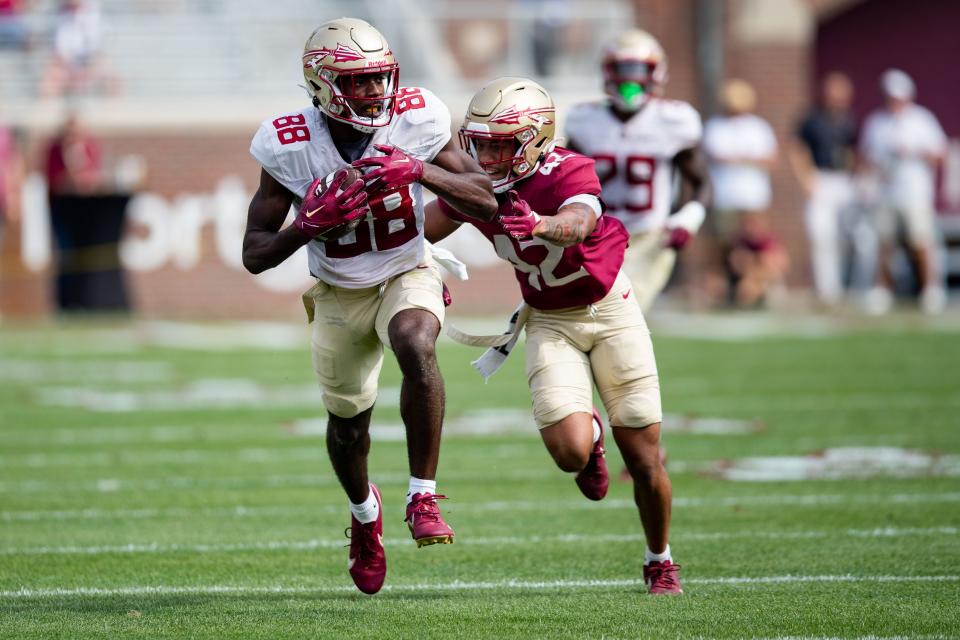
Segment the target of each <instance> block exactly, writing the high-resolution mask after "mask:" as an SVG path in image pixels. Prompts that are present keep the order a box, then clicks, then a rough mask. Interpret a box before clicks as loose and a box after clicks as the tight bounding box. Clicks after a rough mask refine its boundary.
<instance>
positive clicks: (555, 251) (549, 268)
mask: <svg viewBox="0 0 960 640" xmlns="http://www.w3.org/2000/svg"><path fill="white" fill-rule="evenodd" d="M525 244H531V245H533V244H539V245H542V246H544V247H546V249H547V257H545V258H544V259H543V260H542V261H541V262H540V264H538V265H535V264H530V263H529V262H524V261H523V260H521V259H520V256H518V255H517V251H516V249H514V247H513V243H512V242H511V241H510V238H509V237H507V236H501V235H497V236H493V247H494V249H495V250H496V252H497V255H498V256H500V257H501V258H503V259H504V260H509V261H510V262H511V263H512V264H513V267H514V268H515V269H516V270H517V271H521V272H523V273H526V274H528V275H527V280H528V281H529V282H530V286H531V287H533V288H534V289H536V290H537V291H543V286H544V285H545V286H547V287H562V286H563V285H565V284H568V283H570V282H573V281H574V280H576V279H578V278H582V277H584V276H586V275H590V274H589V272H588V271H587V270H586V269H584V268H583V267H582V266H581V267H580V270H579V271H575V272H573V273H571V274H568V275H565V276H563V277H562V278H558V277H556V276H554V275H553V270H554V269H556V268H557V265H558V264H560V259H561V258H562V257H563V247H559V246H557V245H555V244H550V243H549V242H546V241H544V240H541V239H539V238H534V239H533V240H531V241H528V242H527V243H525ZM541 279H542V280H543V285H541V284H540V281H541Z"/></svg>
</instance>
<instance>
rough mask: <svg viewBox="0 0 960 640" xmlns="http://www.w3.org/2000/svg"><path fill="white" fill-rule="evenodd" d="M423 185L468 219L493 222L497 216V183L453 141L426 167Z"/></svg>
mask: <svg viewBox="0 0 960 640" xmlns="http://www.w3.org/2000/svg"><path fill="white" fill-rule="evenodd" d="M420 183H421V184H422V185H423V186H425V187H426V188H428V189H430V191H432V192H434V193H435V194H437V196H439V197H441V198H443V199H444V200H445V201H446V202H447V204H449V205H450V206H452V207H453V208H454V209H456V210H457V211H459V212H460V213H462V214H464V215H466V216H469V217H471V218H476V219H477V220H483V221H490V220H493V218H494V216H496V215H497V199H496V198H495V197H494V195H493V183H492V182H490V178H489V177H488V176H487V174H486V173H484V171H483V169H481V168H480V165H479V164H477V161H476V160H474V159H473V158H471V157H470V156H469V155H467V154H466V153H464V152H463V151H461V150H460V149H459V148H458V147H457V145H456V144H454V142H453V140H450V141H449V142H447V144H446V146H444V148H443V149H441V150H440V153H438V154H437V156H436V157H435V158H434V159H433V162H430V163H427V164H424V167H423V178H422V179H421V180H420Z"/></svg>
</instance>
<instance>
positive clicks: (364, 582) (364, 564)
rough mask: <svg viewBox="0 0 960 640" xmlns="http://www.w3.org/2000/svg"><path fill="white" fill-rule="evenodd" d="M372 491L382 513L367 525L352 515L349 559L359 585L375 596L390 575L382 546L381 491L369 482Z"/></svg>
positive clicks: (355, 582)
mask: <svg viewBox="0 0 960 640" xmlns="http://www.w3.org/2000/svg"><path fill="white" fill-rule="evenodd" d="M370 491H372V492H373V495H374V496H376V498H377V504H378V505H380V515H378V516H377V519H376V520H374V521H373V522H368V523H366V524H364V523H361V522H360V521H359V520H357V518H356V517H355V516H354V515H353V514H351V515H350V529H349V531H350V536H349V537H350V558H349V559H348V560H347V569H348V570H349V571H350V577H351V578H353V582H354V584H356V585H357V588H358V589H360V591H363V592H364V593H368V594H370V595H373V594H374V593H376V592H377V591H380V587H382V586H383V581H384V579H385V578H386V577H387V554H386V552H385V551H384V549H383V501H382V500H381V499H380V490H379V489H377V487H376V486H375V485H373V483H371V484H370Z"/></svg>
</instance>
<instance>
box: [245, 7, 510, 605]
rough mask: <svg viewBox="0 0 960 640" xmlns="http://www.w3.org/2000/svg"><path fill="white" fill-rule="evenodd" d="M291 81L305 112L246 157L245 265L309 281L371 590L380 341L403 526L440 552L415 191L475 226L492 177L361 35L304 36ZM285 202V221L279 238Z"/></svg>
mask: <svg viewBox="0 0 960 640" xmlns="http://www.w3.org/2000/svg"><path fill="white" fill-rule="evenodd" d="M303 75H304V78H305V80H306V88H307V91H308V92H309V93H310V94H311V96H312V97H313V100H312V102H313V104H312V105H311V106H308V107H307V108H305V109H301V110H299V111H295V112H292V113H286V114H281V115H279V116H277V117H274V118H270V119H268V120H266V121H264V122H263V124H262V125H261V126H260V129H259V130H258V131H257V133H256V135H255V136H254V138H253V142H252V144H251V147H250V152H251V154H252V155H253V157H254V158H256V159H257V161H258V162H259V163H260V164H261V166H262V171H261V172H260V186H259V189H258V190H257V192H256V194H255V195H254V197H253V200H252V201H251V203H250V209H249V212H248V215H247V229H246V234H245V236H244V243H243V262H244V265H245V266H246V268H247V269H248V270H249V271H251V272H253V273H259V272H261V271H264V270H265V269H270V268H272V267H274V266H276V265H278V264H280V263H281V262H283V261H284V260H286V259H287V258H288V257H290V256H291V255H292V254H293V253H294V252H295V251H297V250H298V249H299V248H300V247H302V246H304V245H306V246H307V251H308V255H309V264H310V272H311V274H312V275H313V276H314V277H316V278H317V283H316V285H315V286H314V287H313V288H311V289H310V291H308V292H307V293H306V294H304V305H305V307H306V309H307V315H308V317H309V318H310V321H311V322H312V324H313V335H312V351H313V363H314V369H315V370H316V373H317V376H318V378H319V380H320V385H321V388H322V390H323V394H322V395H323V402H324V405H325V407H326V409H327V412H328V414H329V422H328V425H327V449H328V451H329V454H330V460H331V462H332V464H333V469H334V471H335V472H336V474H337V478H338V479H339V480H340V484H341V485H342V486H343V488H344V490H345V491H346V494H347V497H348V498H349V501H350V511H351V540H350V554H349V563H348V568H349V572H350V575H351V576H352V577H353V580H354V582H355V583H356V585H357V587H358V588H359V589H360V590H361V591H363V592H365V593H376V592H377V591H378V590H379V589H380V587H381V586H382V585H383V581H384V578H385V575H386V557H385V554H384V550H383V542H382V533H383V524H382V523H383V519H382V515H381V513H380V508H381V500H380V493H379V491H378V490H377V488H376V487H375V486H374V485H372V484H370V482H369V480H368V475H367V454H368V452H369V449H370V436H369V427H370V414H371V412H372V410H373V404H374V402H375V400H376V397H377V378H378V376H379V372H380V367H381V364H382V362H383V346H384V345H386V346H388V347H390V348H391V349H392V350H393V352H394V354H395V355H396V358H397V362H398V363H399V365H400V370H401V372H402V373H403V384H402V387H401V392H400V414H401V416H402V418H403V421H404V424H405V425H406V428H407V452H408V458H409V464H410V474H411V478H410V484H409V491H408V494H407V509H406V516H407V518H406V520H407V523H408V525H409V527H410V530H411V533H412V535H413V537H414V539H415V540H416V541H417V544H418V546H422V545H424V544H434V543H450V542H452V541H453V530H452V529H451V528H450V527H449V526H448V525H447V524H446V522H444V520H443V517H442V516H441V514H440V511H439V509H438V508H437V503H436V500H437V499H439V498H443V497H444V496H441V495H437V490H436V480H435V478H436V470H437V462H438V458H439V448H440V429H441V421H442V417H443V408H444V388H443V380H442V378H441V376H440V371H439V369H438V367H437V361H436V355H435V342H436V339H437V336H438V334H439V332H440V328H441V325H442V322H443V317H444V304H443V297H442V282H441V280H440V274H439V271H438V268H437V266H436V264H435V262H434V261H433V259H432V257H431V255H430V251H429V248H428V247H427V245H426V243H425V241H424V236H423V187H427V188H429V189H430V190H431V191H433V192H434V193H436V194H437V195H439V196H442V197H443V198H444V199H445V200H447V201H448V202H450V203H452V204H453V206H454V207H456V208H457V210H459V211H460V212H462V213H463V214H465V215H468V216H473V217H476V218H477V219H480V220H489V219H491V218H493V217H494V215H496V212H497V202H496V200H495V198H494V195H493V190H492V187H491V181H490V179H489V178H488V177H487V176H486V174H485V173H484V171H483V170H482V169H481V168H480V166H479V165H478V164H477V163H476V161H475V160H473V159H472V158H471V157H470V156H468V155H467V154H465V153H464V152H462V151H461V150H460V149H459V148H458V147H457V145H456V144H455V143H454V142H453V141H452V140H451V135H450V113H449V111H448V110H447V108H446V106H444V104H443V103H442V102H440V100H439V99H438V98H437V97H436V96H435V95H434V94H433V93H431V92H430V91H428V90H426V89H422V88H415V87H400V86H399V85H398V80H399V67H398V65H397V62H396V60H395V58H394V56H393V52H392V51H391V50H390V47H389V46H388V44H387V42H386V40H385V39H384V37H383V36H382V35H381V34H380V32H379V31H377V30H376V29H375V28H373V27H372V26H371V25H369V24H367V23H366V22H364V21H362V20H355V19H351V18H340V19H337V20H332V21H330V22H327V23H325V24H322V25H320V27H318V28H317V29H316V30H315V31H314V32H313V33H312V34H311V36H310V38H309V39H308V40H307V44H306V47H305V49H304V54H303ZM351 164H354V165H356V168H359V169H362V170H363V172H364V175H363V178H362V179H356V173H354V178H355V182H353V183H352V184H350V185H349V186H347V185H345V181H346V179H347V178H348V177H349V171H346V169H349V168H350V166H351ZM333 172H336V174H335V176H334V177H332V178H329V179H327V177H328V175H329V174H332V173H333ZM341 186H346V188H345V189H343V190H341V189H340V187H341ZM291 205H294V206H296V207H297V208H298V214H297V217H296V219H295V220H294V223H293V224H292V225H290V226H287V227H283V223H284V221H285V219H286V217H287V213H288V211H289V209H290V207H291ZM281 227H283V228H281Z"/></svg>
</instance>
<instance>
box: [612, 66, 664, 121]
mask: <svg viewBox="0 0 960 640" xmlns="http://www.w3.org/2000/svg"><path fill="white" fill-rule="evenodd" d="M656 68H657V65H656V63H651V62H649V61H646V60H610V61H608V62H607V63H606V64H605V65H604V77H605V78H606V90H607V94H608V95H609V96H610V97H611V99H612V100H613V101H614V102H615V103H616V105H617V108H618V109H620V110H621V111H625V112H628V113H632V112H634V111H637V110H638V109H640V107H642V106H643V105H644V104H646V102H647V101H648V100H649V99H650V96H651V94H652V93H653V92H654V89H655V84H656V83H655V81H654V77H655V72H656Z"/></svg>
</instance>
